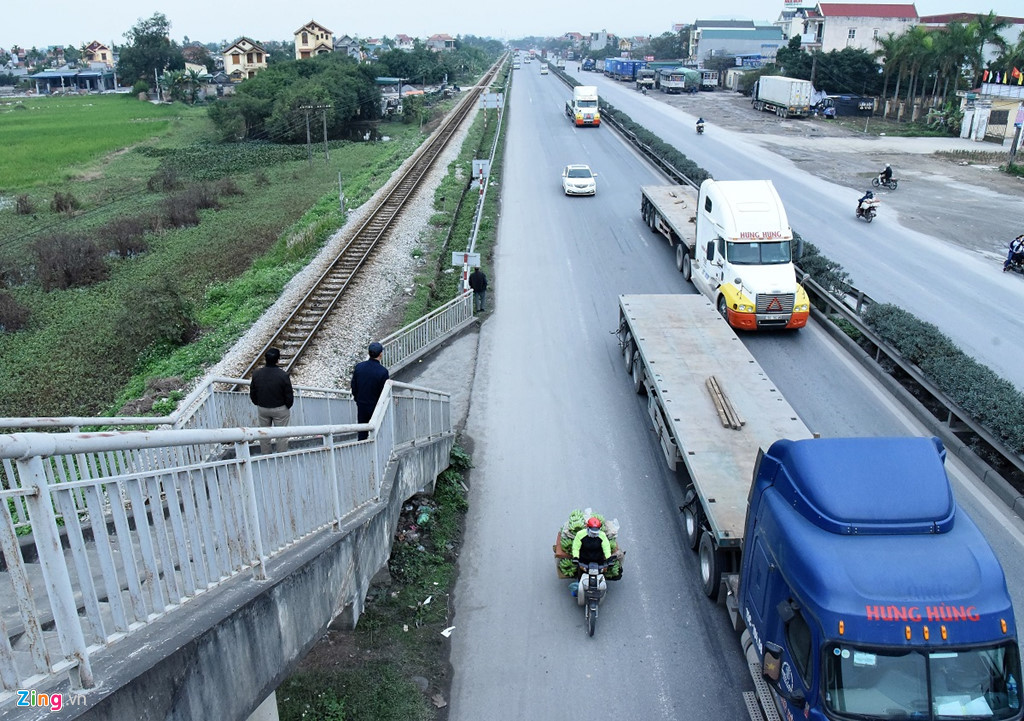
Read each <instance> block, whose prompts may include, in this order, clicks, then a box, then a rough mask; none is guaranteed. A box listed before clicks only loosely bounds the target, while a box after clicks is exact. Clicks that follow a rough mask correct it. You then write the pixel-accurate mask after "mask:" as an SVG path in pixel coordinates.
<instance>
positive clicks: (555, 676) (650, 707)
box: [418, 64, 1024, 721]
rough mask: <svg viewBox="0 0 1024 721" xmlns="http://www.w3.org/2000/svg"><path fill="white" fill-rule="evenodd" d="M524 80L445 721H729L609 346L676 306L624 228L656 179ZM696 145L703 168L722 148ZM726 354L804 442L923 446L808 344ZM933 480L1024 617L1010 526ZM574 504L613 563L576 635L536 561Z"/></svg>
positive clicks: (730, 668) (665, 509)
mask: <svg viewBox="0 0 1024 721" xmlns="http://www.w3.org/2000/svg"><path fill="white" fill-rule="evenodd" d="M533 67H534V66H533V65H532V64H531V65H530V66H524V68H523V69H522V70H521V71H517V74H516V81H515V83H514V85H513V89H512V105H511V108H510V111H509V113H508V117H507V120H508V122H509V123H510V125H509V131H508V132H509V135H508V144H507V147H506V159H507V160H506V170H505V175H504V183H503V188H502V213H501V219H500V223H499V237H498V245H497V251H496V257H495V269H494V273H493V277H492V278H491V281H492V292H491V293H489V294H488V300H489V301H490V302H492V303H493V304H494V305H493V307H494V308H495V310H494V312H493V313H492V314H491V315H490V316H489V317H488V318H487V319H486V320H485V322H484V324H483V326H482V328H481V330H480V335H479V345H478V348H477V356H476V361H475V379H474V380H473V382H472V386H471V401H470V405H469V411H468V418H467V422H466V426H465V433H466V435H467V436H468V437H469V439H470V442H471V444H472V450H473V456H474V463H475V468H474V470H473V472H472V489H471V497H470V503H471V509H470V514H469V517H468V521H467V523H468V527H467V543H466V544H465V546H464V549H463V553H462V556H461V559H460V576H459V581H458V583H457V586H456V592H455V607H456V614H455V619H454V624H455V627H456V629H455V633H454V634H453V636H452V663H453V666H454V669H455V674H454V681H453V687H452V698H451V714H450V718H451V719H453V721H461V720H466V721H470V720H472V721H475V720H476V719H480V718H495V717H500V718H502V719H531V720H532V719H537V718H551V717H552V716H554V715H555V714H556V713H557V714H563V713H580V712H581V708H582V707H585V706H586V705H587V704H588V703H592V704H593V712H594V713H599V714H600V715H602V716H606V717H608V718H616V719H676V718H684V717H685V718H694V719H700V718H729V719H741V718H745V714H746V712H745V710H744V706H743V703H742V699H741V692H742V691H743V690H745V689H749V688H751V684H750V680H749V675H748V672H747V670H746V666H745V663H744V660H743V658H742V654H741V652H740V649H739V644H738V641H737V638H736V635H735V633H734V632H733V631H732V629H731V627H730V626H729V624H728V620H727V617H726V613H725V610H724V608H723V607H721V606H716V605H713V604H711V603H709V602H708V601H707V599H705V598H704V597H703V595H702V594H701V592H700V590H699V585H698V583H697V581H696V576H697V564H696V558H695V556H694V555H693V554H692V553H690V551H689V550H688V549H686V547H685V546H684V543H683V533H682V527H681V525H680V518H679V514H678V512H677V510H676V508H677V506H678V505H679V503H680V502H681V493H680V489H681V481H680V478H678V477H677V476H676V474H674V473H672V472H670V471H669V470H668V469H667V467H666V466H665V463H664V460H663V458H662V456H661V452H660V449H659V447H658V445H657V443H656V440H655V438H654V436H653V434H652V433H651V431H650V422H649V419H648V417H647V415H646V409H645V405H644V402H643V399H642V398H638V397H637V396H636V395H635V394H634V393H633V390H632V386H631V383H630V382H629V381H628V377H627V375H626V373H625V372H624V369H623V367H622V362H621V355H620V353H619V348H618V345H617V343H616V340H615V337H614V336H613V335H612V332H613V331H614V329H615V324H616V322H617V317H616V308H617V296H618V295H619V294H622V293H645V292H649V293H666V292H682V293H692V292H694V291H693V288H692V287H691V286H689V285H688V284H686V283H684V282H683V280H682V277H681V276H680V274H679V273H678V272H677V271H676V270H675V265H674V262H673V255H672V251H671V250H670V249H669V248H668V246H667V244H665V243H664V242H662V241H661V240H660V239H659V236H655V235H652V234H651V233H650V232H649V231H648V229H647V228H646V227H645V226H644V225H643V224H642V223H641V222H640V218H639V193H638V187H639V186H640V185H641V184H644V183H650V182H661V179H660V178H659V177H658V176H657V175H655V174H654V173H653V171H651V170H650V169H648V168H647V166H646V165H645V164H644V163H643V162H641V161H640V160H639V159H638V158H636V157H635V156H634V155H633V153H632V152H631V151H630V150H629V149H628V148H627V147H626V146H625V145H624V144H622V143H621V142H620V141H619V139H618V138H617V137H616V136H615V134H614V133H613V132H610V131H609V129H608V128H600V129H596V130H595V129H580V130H577V129H574V128H573V127H572V126H571V125H570V124H569V121H568V119H566V118H565V116H564V115H563V114H562V106H563V105H564V100H565V98H566V97H568V94H569V93H568V91H567V89H566V88H565V87H564V85H562V84H561V83H560V82H559V81H558V80H557V78H555V77H553V76H544V77H542V76H539V74H537V73H536V72H530V70H531V68H533ZM702 140H709V141H711V142H709V143H707V146H708V147H707V148H706V152H708V153H710V154H714V153H715V151H716V147H718V146H719V145H720V144H721V143H720V141H716V140H715V139H714V138H713V137H708V138H704V139H702ZM723 152H724V151H723ZM575 162H587V163H589V164H590V165H591V166H592V167H593V168H594V170H595V171H596V172H597V173H598V174H599V177H598V195H597V197H596V198H566V197H564V196H563V195H562V194H561V189H560V185H559V174H560V170H561V167H562V166H563V165H565V164H568V163H575ZM744 342H745V343H746V344H747V346H748V347H749V348H750V349H751V351H752V352H753V353H754V355H755V356H756V357H757V359H758V361H759V363H761V365H762V366H763V367H764V368H765V370H766V371H767V372H768V374H769V376H770V377H771V378H772V379H773V381H774V382H775V383H777V384H778V386H779V387H780V389H781V390H782V391H783V393H784V394H785V395H786V396H787V399H788V400H789V401H790V403H791V404H792V405H793V407H794V408H795V409H796V410H797V411H798V412H799V413H800V415H801V417H802V418H803V420H804V421H805V423H807V425H808V426H809V427H810V428H812V429H813V430H816V431H818V432H820V433H821V434H822V435H826V436H833V435H904V434H913V435H921V434H923V433H924V431H923V430H922V429H920V428H919V427H917V426H916V425H915V424H914V423H913V422H912V421H910V420H909V419H908V418H907V414H906V413H905V411H903V410H902V409H901V408H900V407H898V406H896V405H895V404H894V403H893V401H892V400H891V399H889V398H887V397H886V396H885V395H884V394H883V393H881V392H880V391H879V390H878V389H877V387H875V386H874V384H873V383H872V382H871V381H870V379H869V378H867V377H866V375H865V374H864V373H863V372H862V371H860V370H859V368H858V367H857V366H856V365H855V364H853V363H852V362H851V361H850V360H849V359H848V358H846V357H845V356H843V355H842V354H841V353H839V352H838V351H837V350H836V349H835V347H834V346H832V344H831V343H830V342H829V340H828V338H827V336H826V335H825V334H824V333H823V332H822V331H820V330H818V329H817V328H815V327H813V326H810V327H808V328H807V329H804V330H803V331H800V332H799V333H782V334H763V335H745V336H744ZM457 362H458V361H456V363H457ZM447 376H448V377H450V376H451V372H448V373H447ZM418 382H419V381H418ZM423 383H424V384H426V385H431V386H434V387H442V386H441V385H437V384H434V383H431V382H430V381H429V380H423ZM950 473H951V476H952V477H953V480H954V483H955V486H956V493H957V497H958V500H960V502H961V503H962V504H963V505H964V507H965V508H967V509H968V511H969V512H970V513H971V515H972V516H973V517H974V518H975V520H977V521H978V522H979V525H981V526H982V528H983V529H984V530H985V532H986V533H987V535H988V536H989V538H990V540H992V542H993V545H994V546H995V548H996V552H997V554H998V555H999V556H1000V558H1001V560H1002V562H1003V564H1004V568H1006V570H1007V575H1008V578H1009V579H1010V589H1011V594H1012V595H1013V597H1014V600H1015V602H1016V604H1017V607H1018V608H1024V588H1022V583H1021V580H1022V579H1024V566H1022V563H1021V561H1020V558H1021V553H1020V551H1021V547H1022V545H1024V526H1022V524H1021V522H1020V521H1019V519H1017V518H1016V517H1010V516H1009V514H1008V513H1007V511H1006V509H1005V508H1003V507H1002V506H1001V504H999V503H998V502H997V501H994V500H993V497H992V496H991V494H990V493H988V492H987V491H985V490H977V489H976V488H975V487H974V486H973V484H972V483H971V482H970V479H968V478H967V476H966V474H965V473H964V472H963V471H962V470H961V469H959V468H958V466H957V464H956V463H951V464H950ZM586 506H593V507H594V508H595V509H597V510H600V511H601V512H603V513H605V514H607V515H608V516H610V517H617V518H618V520H619V521H620V523H621V526H622V530H621V533H620V540H621V544H622V547H623V548H625V549H626V550H627V557H626V564H625V575H624V578H623V580H622V581H621V582H619V583H614V584H611V588H610V592H609V595H608V598H607V600H606V601H605V603H604V604H603V605H602V609H601V615H600V620H599V622H598V629H597V634H596V636H595V637H594V638H588V637H587V636H586V635H585V632H584V630H583V613H582V611H581V610H580V609H579V608H578V607H577V606H576V604H575V599H572V598H571V597H570V596H569V593H568V590H567V586H566V582H565V581H560V580H558V579H557V578H556V574H555V564H554V560H553V556H552V553H551V544H552V543H554V542H555V536H556V533H557V530H558V528H559V527H560V525H561V524H562V522H563V521H564V520H565V519H566V517H567V516H568V514H569V511H570V510H572V509H573V508H583V507H586Z"/></svg>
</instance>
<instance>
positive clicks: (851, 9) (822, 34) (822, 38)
mask: <svg viewBox="0 0 1024 721" xmlns="http://www.w3.org/2000/svg"><path fill="white" fill-rule="evenodd" d="M917 23H918V15H917V8H916V7H915V6H914V4H913V3H893V4H882V3H818V5H817V7H816V8H815V9H814V11H813V12H808V14H807V22H806V25H807V36H808V40H809V42H807V43H805V45H804V47H805V48H806V49H808V50H815V49H820V50H821V51H822V52H826V53H827V52H830V51H832V50H842V49H843V48H859V49H861V50H866V51H868V52H874V51H875V50H878V49H879V47H880V46H879V43H878V41H879V40H880V39H883V38H885V37H886V35H888V34H889V33H892V34H894V35H902V34H903V33H905V32H906V31H907V30H909V29H910V28H912V27H914V26H915V25H917Z"/></svg>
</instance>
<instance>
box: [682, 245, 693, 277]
mask: <svg viewBox="0 0 1024 721" xmlns="http://www.w3.org/2000/svg"><path fill="white" fill-rule="evenodd" d="M682 272H683V279H684V280H687V281H689V280H691V279H692V277H693V265H692V264H691V262H690V254H689V253H688V252H687V253H683V267H682Z"/></svg>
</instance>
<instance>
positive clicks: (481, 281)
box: [469, 267, 487, 311]
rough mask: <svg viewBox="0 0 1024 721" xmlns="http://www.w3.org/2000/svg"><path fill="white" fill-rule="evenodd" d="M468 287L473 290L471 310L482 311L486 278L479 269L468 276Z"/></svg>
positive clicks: (485, 291)
mask: <svg viewBox="0 0 1024 721" xmlns="http://www.w3.org/2000/svg"><path fill="white" fill-rule="evenodd" d="M469 287H470V288H472V289H473V310H474V311H483V309H484V300H485V299H486V298H487V276H486V275H484V272H483V271H482V270H480V268H479V267H477V268H476V270H474V271H473V272H472V273H470V274H469Z"/></svg>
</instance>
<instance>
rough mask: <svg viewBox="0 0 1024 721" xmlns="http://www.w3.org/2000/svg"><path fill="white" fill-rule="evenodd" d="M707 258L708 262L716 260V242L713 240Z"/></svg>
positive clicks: (709, 245)
mask: <svg viewBox="0 0 1024 721" xmlns="http://www.w3.org/2000/svg"><path fill="white" fill-rule="evenodd" d="M707 256H708V260H714V258H715V241H713V240H709V241H708V250H707Z"/></svg>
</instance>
